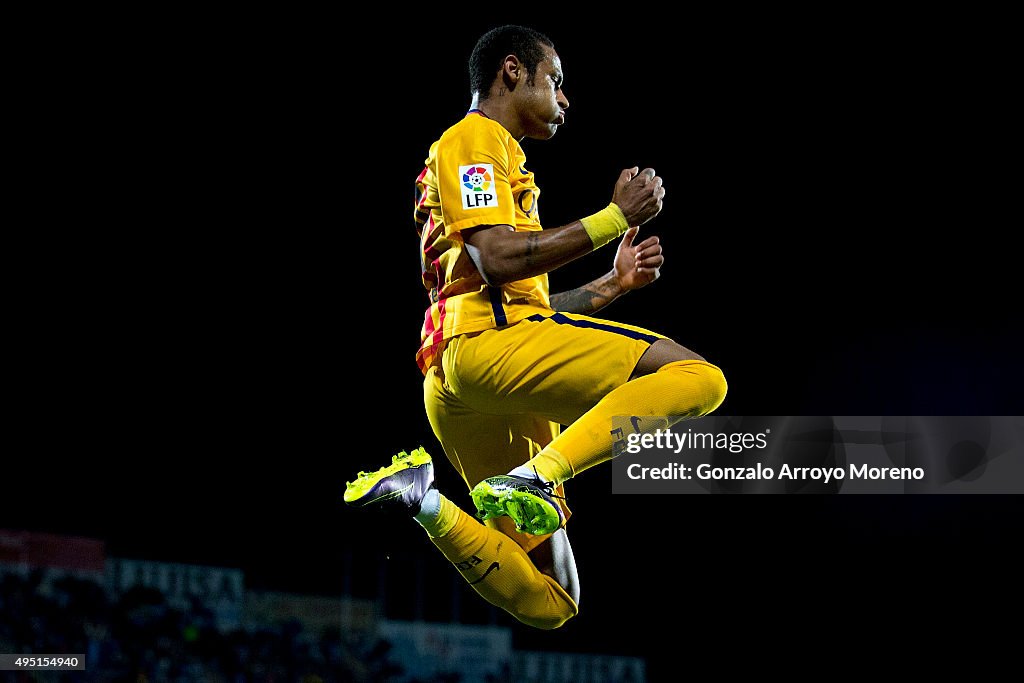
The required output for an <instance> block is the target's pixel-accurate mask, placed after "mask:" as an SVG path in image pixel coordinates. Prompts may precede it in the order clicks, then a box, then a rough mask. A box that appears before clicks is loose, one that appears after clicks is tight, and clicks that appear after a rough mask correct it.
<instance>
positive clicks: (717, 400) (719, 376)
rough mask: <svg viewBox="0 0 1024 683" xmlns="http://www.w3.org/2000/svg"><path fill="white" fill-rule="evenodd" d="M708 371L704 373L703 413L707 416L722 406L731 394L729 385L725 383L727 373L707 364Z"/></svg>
mask: <svg viewBox="0 0 1024 683" xmlns="http://www.w3.org/2000/svg"><path fill="white" fill-rule="evenodd" d="M705 367H706V370H705V371H704V372H703V373H702V381H703V391H704V400H703V406H702V409H703V412H701V413H700V414H701V415H706V414H708V413H710V412H711V411H713V410H715V409H716V408H718V406H720V405H722V401H724V400H725V395H726V394H727V393H729V383H728V382H726V381H725V373H724V372H722V370H721V368H719V367H717V366H715V365H711V364H710V363H705Z"/></svg>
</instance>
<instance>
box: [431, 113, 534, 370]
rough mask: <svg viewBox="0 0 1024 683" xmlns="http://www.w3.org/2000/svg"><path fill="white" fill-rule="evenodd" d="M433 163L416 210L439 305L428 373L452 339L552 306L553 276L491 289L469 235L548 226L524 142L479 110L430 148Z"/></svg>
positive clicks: (434, 299)
mask: <svg viewBox="0 0 1024 683" xmlns="http://www.w3.org/2000/svg"><path fill="white" fill-rule="evenodd" d="M425 163H426V167H425V168H424V169H423V172H422V173H420V175H419V177H418V178H417V179H416V207H415V212H414V217H415V220H416V229H417V232H418V233H419V236H420V264H421V266H422V271H423V286H424V287H426V289H427V292H428V293H429V296H430V302H431V304H430V308H428V309H427V312H426V315H425V316H424V321H423V328H422V330H421V345H420V349H419V352H418V353H417V354H416V362H417V363H418V364H419V366H420V369H421V370H423V371H424V372H426V370H427V368H429V367H430V366H431V365H432V364H433V362H434V357H435V356H436V354H437V350H438V349H439V348H440V344H441V343H442V342H443V341H444V340H445V339H449V338H451V337H453V336H455V335H459V334H465V333H468V332H479V331H481V330H486V329H490V328H492V327H500V326H502V325H509V324H512V323H515V322H519V321H520V320H522V319H524V318H526V317H528V316H530V315H534V314H536V313H543V312H550V311H551V305H550V301H549V298H548V276H547V275H546V274H543V275H538V276H537V277H531V278H527V279H525V280H518V281H516V282H510V283H508V284H506V285H502V286H501V287H489V286H488V285H487V284H486V283H485V282H484V280H483V277H482V276H481V275H480V273H479V271H477V269H476V266H475V265H474V264H473V261H472V260H471V259H470V257H469V253H468V252H467V251H466V248H465V243H464V242H463V240H462V233H461V231H462V230H465V229H466V228H473V227H476V226H480V225H511V226H513V227H514V228H515V229H516V230H519V231H533V230H541V225H540V219H539V217H538V209H537V200H538V198H539V197H540V190H539V189H538V188H537V185H536V183H534V181H533V173H531V172H529V171H527V170H526V166H525V164H526V154H524V153H523V148H522V147H521V146H520V145H519V142H518V141H517V140H515V139H514V138H513V137H512V136H511V135H509V132H508V131H507V130H505V128H504V126H502V125H501V124H500V123H498V122H497V121H494V120H492V119H489V118H487V116H486V115H484V113H483V112H481V111H479V110H476V109H474V110H471V111H470V112H469V113H467V114H466V116H465V118H463V119H462V120H461V121H459V122H458V123H456V124H455V125H454V126H452V127H451V128H449V129H448V130H446V131H445V132H444V134H443V135H442V136H441V137H440V139H438V140H437V141H436V142H435V143H434V144H432V145H431V146H430V151H429V153H428V155H427V159H426V162H425Z"/></svg>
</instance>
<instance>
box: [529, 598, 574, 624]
mask: <svg viewBox="0 0 1024 683" xmlns="http://www.w3.org/2000/svg"><path fill="white" fill-rule="evenodd" d="M578 613H579V610H578V609H577V607H576V605H575V604H573V603H572V602H571V601H568V600H567V601H565V602H564V603H563V604H562V609H558V610H547V611H545V612H543V613H540V614H516V615H514V616H515V617H516V619H518V620H519V621H521V622H523V623H524V624H526V625H527V626H532V627H534V628H539V629H541V630H543V631H553V630H555V629H556V628H560V627H561V626H562V625H563V624H565V622H567V621H569V620H570V619H572V618H573V617H574V616H576V615H577V614H578Z"/></svg>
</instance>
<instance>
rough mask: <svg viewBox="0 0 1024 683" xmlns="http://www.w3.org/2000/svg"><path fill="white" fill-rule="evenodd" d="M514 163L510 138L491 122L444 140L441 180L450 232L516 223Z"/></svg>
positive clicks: (440, 148)
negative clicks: (491, 124)
mask: <svg viewBox="0 0 1024 683" xmlns="http://www.w3.org/2000/svg"><path fill="white" fill-rule="evenodd" d="M511 163H512V161H511V155H510V153H509V149H508V145H507V144H506V141H505V140H503V139H502V138H501V136H499V135H498V134H497V132H496V131H495V130H494V129H493V128H492V127H490V126H488V127H482V126H481V127H476V128H472V129H468V130H465V131H462V132H460V134H458V135H455V136H452V138H451V139H448V140H443V141H442V144H441V145H439V146H438V150H437V175H438V179H437V180H438V188H439V194H440V199H441V212H442V214H443V215H444V223H445V232H446V233H447V234H451V233H454V232H458V231H460V230H465V229H466V228H473V227H476V226H478V225H502V224H503V225H511V226H513V227H515V225H516V209H515V203H514V202H513V199H512V186H511V183H510V180H509V175H510V170H511V169H510V165H511Z"/></svg>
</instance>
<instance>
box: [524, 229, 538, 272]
mask: <svg viewBox="0 0 1024 683" xmlns="http://www.w3.org/2000/svg"><path fill="white" fill-rule="evenodd" d="M538 242H540V233H537V232H531V233H530V234H529V235H527V236H526V267H527V268H533V267H534V265H536V262H537V258H536V256H537V250H538V248H539V244H538Z"/></svg>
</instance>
